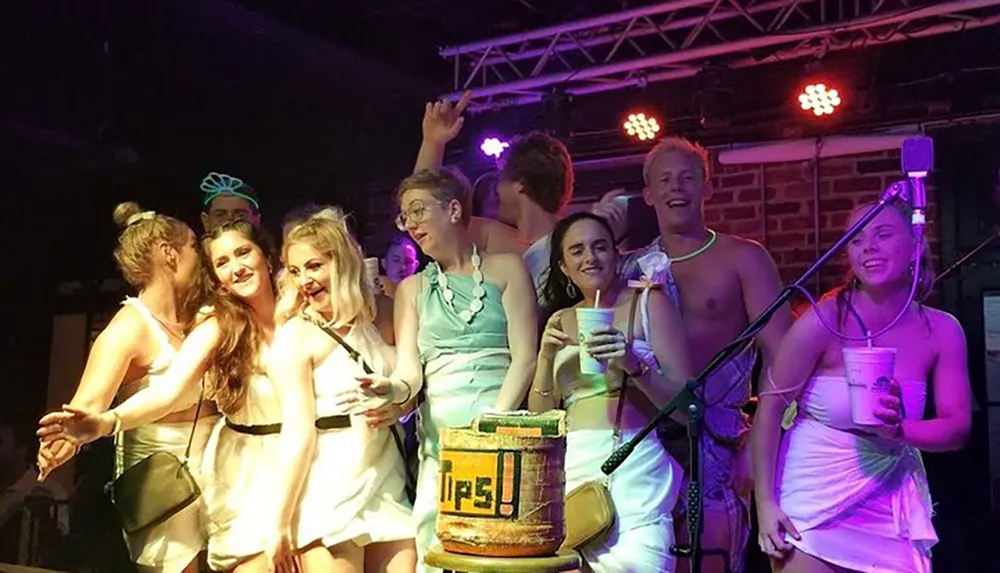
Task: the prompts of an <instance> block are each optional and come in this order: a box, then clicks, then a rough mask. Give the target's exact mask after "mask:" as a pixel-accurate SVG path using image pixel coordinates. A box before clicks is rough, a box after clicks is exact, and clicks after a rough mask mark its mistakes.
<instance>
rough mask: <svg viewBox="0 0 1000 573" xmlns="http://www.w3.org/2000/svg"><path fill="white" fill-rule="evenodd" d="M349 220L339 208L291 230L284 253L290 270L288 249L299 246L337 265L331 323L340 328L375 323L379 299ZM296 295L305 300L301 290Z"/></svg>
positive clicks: (332, 275) (332, 279) (325, 210)
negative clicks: (376, 298) (370, 286)
mask: <svg viewBox="0 0 1000 573" xmlns="http://www.w3.org/2000/svg"><path fill="white" fill-rule="evenodd" d="M345 218H346V217H345V215H344V212H343V211H342V210H341V209H340V208H338V207H326V208H323V209H321V210H320V211H318V212H316V213H315V214H313V215H311V216H310V217H309V218H308V219H306V220H305V221H303V222H302V223H300V224H298V225H296V226H295V227H294V228H293V229H291V230H290V231H289V232H288V236H287V237H285V242H284V245H283V246H282V250H281V258H282V262H283V263H284V264H285V266H286V267H287V266H288V249H289V247H291V246H292V245H294V244H297V243H305V244H307V245H309V246H311V247H312V248H314V249H316V250H317V251H319V252H320V253H321V254H322V255H323V256H324V257H326V258H327V259H328V260H330V261H332V262H333V265H334V270H333V271H332V272H330V290H329V292H330V298H331V301H332V303H333V304H332V308H331V312H332V314H333V316H332V317H331V322H332V324H333V326H334V327H336V328H341V327H344V326H348V325H350V324H368V323H371V322H372V321H373V320H375V297H374V295H373V294H372V291H371V289H370V288H368V277H367V276H366V273H365V264H364V255H363V254H362V251H361V245H359V244H358V242H357V241H356V240H355V239H354V237H353V236H352V235H351V232H350V231H349V230H348V229H347V224H346V221H345ZM295 293H296V294H295V296H296V297H298V298H301V294H300V293H298V289H296V291H295ZM300 303H304V301H300ZM296 306H299V307H300V306H302V304H299V305H296Z"/></svg>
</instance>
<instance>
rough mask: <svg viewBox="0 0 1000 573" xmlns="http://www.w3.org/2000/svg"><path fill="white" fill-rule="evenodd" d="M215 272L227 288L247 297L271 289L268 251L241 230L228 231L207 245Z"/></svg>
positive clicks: (239, 295)
mask: <svg viewBox="0 0 1000 573" xmlns="http://www.w3.org/2000/svg"><path fill="white" fill-rule="evenodd" d="M207 252H208V259H209V261H210V262H211V265H212V272H213V273H214V274H215V277H216V279H218V281H219V284H220V285H221V286H222V288H224V289H225V290H227V291H229V292H231V293H233V294H234V295H236V296H238V297H239V298H241V299H244V300H250V299H253V298H255V297H257V296H259V295H260V294H262V293H264V292H269V291H270V290H271V276H270V268H269V267H268V264H267V258H266V257H265V256H264V252H263V251H262V250H261V249H260V247H259V246H257V245H256V244H255V243H254V242H253V241H251V240H250V238H249V237H247V236H246V235H245V234H243V233H241V232H240V231H239V230H236V229H232V230H228V231H224V232H223V233H221V234H220V235H219V236H218V237H216V238H215V239H212V240H210V241H209V243H208V246H207Z"/></svg>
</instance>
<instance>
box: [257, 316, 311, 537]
mask: <svg viewBox="0 0 1000 573" xmlns="http://www.w3.org/2000/svg"><path fill="white" fill-rule="evenodd" d="M315 328H316V327H315V326H313V325H311V324H309V323H307V322H305V321H304V320H302V319H299V318H294V319H292V320H290V321H289V322H287V323H285V324H284V325H282V326H281V327H279V328H278V330H277V331H276V332H275V335H274V344H273V346H272V349H271V357H270V359H269V360H268V367H267V370H268V375H269V376H270V378H271V380H272V381H273V383H274V387H275V388H276V389H277V391H278V396H279V398H280V400H281V410H282V416H281V434H280V435H279V437H278V441H279V442H280V443H281V446H280V447H279V448H278V452H279V460H278V465H277V466H275V467H280V468H286V470H285V471H280V472H277V475H278V482H277V488H276V491H275V492H274V493H275V496H274V502H275V503H276V504H277V507H276V521H275V524H274V526H275V527H276V529H275V530H274V532H273V535H274V536H275V539H279V540H280V539H285V538H287V537H288V536H289V535H290V534H291V533H290V529H291V524H292V517H293V516H294V515H295V509H296V507H297V506H298V499H299V494H300V492H301V490H302V484H303V483H305V479H306V476H308V475H309V468H310V465H311V462H312V458H313V452H314V450H315V445H316V423H315V420H316V392H315V390H314V388H313V366H314V364H315V363H316V360H315V358H316V357H315V356H314V354H315V352H313V349H312V345H311V344H310V339H311V338H312V337H311V336H310V334H311V333H310V330H315Z"/></svg>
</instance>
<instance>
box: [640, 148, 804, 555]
mask: <svg viewBox="0 0 1000 573" xmlns="http://www.w3.org/2000/svg"><path fill="white" fill-rule="evenodd" d="M643 179H644V182H645V189H644V190H643V197H644V199H645V201H646V204H647V205H649V206H651V207H653V209H654V210H655V211H656V218H657V222H658V224H659V229H660V236H659V237H657V239H656V240H655V241H653V243H651V244H650V245H649V246H647V247H646V248H645V249H641V250H639V251H637V252H635V253H633V254H631V255H630V256H629V257H628V258H627V259H626V260H625V261H624V262H623V266H622V273H623V275H624V276H625V277H626V278H628V279H636V278H638V277H639V276H640V275H641V270H640V269H639V266H638V262H637V259H638V257H639V256H641V255H642V254H644V253H647V252H650V251H660V252H664V253H666V254H667V255H668V256H670V257H671V259H672V262H671V266H670V271H671V272H670V274H671V275H672V276H671V277H670V278H668V280H667V285H666V288H667V291H668V292H669V293H670V294H671V296H673V297H674V299H675V300H676V301H677V302H678V305H679V306H680V309H681V313H682V314H683V316H684V324H685V327H686V329H687V332H688V348H690V349H691V352H692V357H691V360H692V366H694V367H695V369H696V370H699V371H700V370H701V369H703V368H704V367H705V366H707V365H708V363H709V361H711V359H712V357H713V356H715V354H716V353H717V352H718V351H719V350H720V349H721V348H722V347H723V346H725V345H726V344H729V343H730V342H731V341H733V340H734V339H735V338H736V337H737V336H738V335H739V334H740V333H741V332H742V331H743V330H744V329H745V328H746V327H747V326H748V325H749V323H750V321H751V320H752V319H754V318H756V317H757V316H758V315H759V314H760V313H761V312H762V311H763V310H764V309H766V308H767V307H768V306H769V305H770V304H771V303H772V302H773V301H774V300H775V299H776V298H777V297H778V294H779V293H780V291H781V281H780V278H779V276H778V271H777V268H776V266H775V264H774V261H773V260H772V259H771V256H770V255H769V254H768V253H767V251H765V250H764V248H763V247H762V246H761V245H760V244H759V243H756V242H754V241H751V240H748V239H743V238H740V237H735V236H731V235H722V234H717V233H716V232H715V231H713V230H711V229H709V228H708V227H706V226H705V220H704V214H703V207H704V203H705V201H706V200H707V199H708V198H709V197H710V196H711V194H712V188H711V184H710V175H709V162H708V153H707V151H706V150H705V149H704V148H703V147H701V146H699V145H696V144H693V143H691V142H689V141H687V140H685V139H681V138H674V137H671V138H666V139H664V140H663V141H661V142H660V143H659V144H658V145H657V146H656V147H654V148H653V150H652V151H650V152H649V154H648V155H647V156H646V161H645V163H644V165H643ZM790 322H791V317H790V313H789V311H788V308H787V307H783V308H782V309H781V310H779V311H778V312H777V313H776V315H775V316H774V318H773V319H772V320H771V321H770V323H769V325H768V326H767V327H766V328H765V329H764V330H763V331H761V333H760V334H758V336H757V337H756V345H755V347H751V348H750V349H748V350H747V351H745V352H743V353H741V354H740V355H738V356H736V357H734V358H733V359H731V360H730V361H729V362H728V363H727V364H725V365H723V366H722V367H721V368H720V369H719V370H718V371H717V372H716V374H715V375H714V376H713V377H712V378H711V379H710V380H709V382H708V384H707V385H706V388H705V394H704V397H703V398H704V402H705V405H706V411H705V417H704V419H703V421H704V423H703V425H702V428H703V430H704V431H703V432H702V433H701V440H700V444H701V459H702V491H703V492H704V503H703V506H702V507H703V510H704V520H703V525H704V528H703V533H702V537H701V546H702V548H704V549H705V550H706V552H705V553H703V555H704V559H703V570H704V571H705V572H711V573H715V572H719V573H723V572H724V571H726V568H725V565H726V563H725V560H724V559H723V558H722V557H721V555H718V552H719V550H721V551H723V552H725V553H727V554H728V555H729V559H728V560H729V567H730V568H729V571H733V572H735V573H739V572H742V571H743V570H744V563H745V557H746V556H745V552H746V551H745V550H746V542H747V538H748V536H749V533H750V521H749V496H750V491H751V486H752V484H751V481H750V479H751V477H750V476H751V475H752V474H751V471H750V467H749V464H750V461H749V460H750V455H749V451H748V449H747V448H746V447H745V444H746V437H747V434H748V430H749V420H748V418H747V417H746V416H745V415H744V414H743V413H742V411H741V407H742V406H743V405H744V404H745V403H746V402H747V401H748V400H749V398H750V375H751V371H752V369H753V366H754V362H755V358H756V349H759V350H760V351H761V353H762V357H763V365H764V369H763V372H767V368H768V366H769V365H770V363H771V360H772V359H773V357H774V355H775V352H776V351H777V349H778V345H779V343H780V342H781V338H782V336H783V335H784V333H785V331H786V330H787V329H788V327H789V325H790ZM659 430H660V436H661V439H662V440H663V441H664V443H665V444H666V445H667V448H668V450H670V451H671V453H672V454H673V455H674V456H675V457H676V458H677V461H678V462H680V463H681V464H682V465H686V462H687V437H686V430H685V427H684V426H683V425H681V424H678V423H676V422H673V421H669V420H668V421H667V422H666V423H665V424H664V425H662V426H661V427H660V428H659ZM685 469H686V470H687V468H685ZM685 483H686V482H685ZM674 515H675V527H677V529H678V535H677V539H678V541H679V542H686V541H687V538H688V536H687V530H686V528H687V524H686V521H685V519H686V503H685V495H681V500H680V502H678V507H677V509H676V510H675V512H674ZM712 550H715V551H716V553H715V554H713V553H709V552H710V551H712ZM689 568H690V563H689V562H688V560H679V562H678V571H687V570H689Z"/></svg>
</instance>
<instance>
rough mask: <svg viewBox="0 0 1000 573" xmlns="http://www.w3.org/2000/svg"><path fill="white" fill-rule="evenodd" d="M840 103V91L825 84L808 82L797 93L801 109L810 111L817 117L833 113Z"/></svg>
mask: <svg viewBox="0 0 1000 573" xmlns="http://www.w3.org/2000/svg"><path fill="white" fill-rule="evenodd" d="M840 104H841V100H840V92H838V91H837V90H835V89H830V88H827V86H826V84H810V85H808V86H806V87H805V89H804V90H802V93H800V94H799V105H800V106H801V107H802V109H803V110H804V111H811V112H812V113H813V115H815V116H817V117H820V116H823V115H833V112H834V110H835V109H837V107H838V106H839V105H840Z"/></svg>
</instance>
